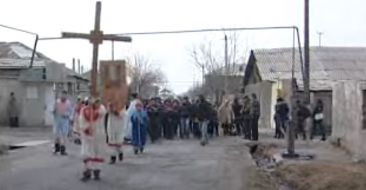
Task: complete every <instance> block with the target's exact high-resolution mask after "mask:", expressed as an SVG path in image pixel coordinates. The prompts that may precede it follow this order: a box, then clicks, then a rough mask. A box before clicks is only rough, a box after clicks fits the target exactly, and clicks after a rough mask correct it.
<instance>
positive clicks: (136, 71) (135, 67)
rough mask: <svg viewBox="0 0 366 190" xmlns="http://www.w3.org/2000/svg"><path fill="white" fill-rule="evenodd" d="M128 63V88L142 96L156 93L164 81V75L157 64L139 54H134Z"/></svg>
mask: <svg viewBox="0 0 366 190" xmlns="http://www.w3.org/2000/svg"><path fill="white" fill-rule="evenodd" d="M130 63H131V69H130V77H131V84H130V90H132V91H134V92H138V93H139V94H140V95H141V96H142V97H144V98H149V97H151V96H155V95H157V94H158V93H159V90H160V89H161V87H162V86H163V85H164V84H165V83H166V77H165V75H164V73H163V71H162V70H161V68H160V66H159V64H154V63H153V62H152V61H151V60H150V59H149V58H148V57H146V56H143V55H141V54H136V55H135V56H134V57H133V60H131V61H130Z"/></svg>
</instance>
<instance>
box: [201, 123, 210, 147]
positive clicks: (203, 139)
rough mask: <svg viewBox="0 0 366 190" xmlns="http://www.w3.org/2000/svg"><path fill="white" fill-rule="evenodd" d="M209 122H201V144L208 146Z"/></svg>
mask: <svg viewBox="0 0 366 190" xmlns="http://www.w3.org/2000/svg"><path fill="white" fill-rule="evenodd" d="M208 124H209V121H208V120H204V121H201V123H200V128H201V134H202V135H201V143H202V144H207V143H208Z"/></svg>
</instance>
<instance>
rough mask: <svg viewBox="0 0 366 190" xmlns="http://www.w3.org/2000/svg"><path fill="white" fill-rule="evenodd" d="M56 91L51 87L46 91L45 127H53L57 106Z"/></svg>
mask: <svg viewBox="0 0 366 190" xmlns="http://www.w3.org/2000/svg"><path fill="white" fill-rule="evenodd" d="M55 98H56V97H55V91H54V90H53V88H52V87H51V86H47V87H46V89H45V113H44V114H45V117H44V118H45V125H46V126H52V125H53V114H52V111H53V107H54V105H55Z"/></svg>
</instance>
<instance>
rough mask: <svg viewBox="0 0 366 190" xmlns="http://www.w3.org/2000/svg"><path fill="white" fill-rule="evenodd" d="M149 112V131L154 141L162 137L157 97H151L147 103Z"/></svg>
mask: <svg viewBox="0 0 366 190" xmlns="http://www.w3.org/2000/svg"><path fill="white" fill-rule="evenodd" d="M146 110H147V114H148V116H149V125H148V126H149V130H148V131H149V133H150V138H151V142H152V143H154V142H155V141H156V140H158V139H159V138H160V137H161V128H160V125H159V107H158V104H157V102H156V99H151V100H150V102H149V104H148V105H147V108H146Z"/></svg>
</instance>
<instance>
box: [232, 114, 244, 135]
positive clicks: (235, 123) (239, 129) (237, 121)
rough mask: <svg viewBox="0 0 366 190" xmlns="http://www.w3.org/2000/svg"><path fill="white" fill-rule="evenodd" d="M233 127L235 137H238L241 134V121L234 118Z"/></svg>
mask: <svg viewBox="0 0 366 190" xmlns="http://www.w3.org/2000/svg"><path fill="white" fill-rule="evenodd" d="M234 125H235V128H236V135H238V136H240V135H241V134H242V133H243V132H242V128H243V127H242V125H243V120H242V119H241V118H235V120H234Z"/></svg>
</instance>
